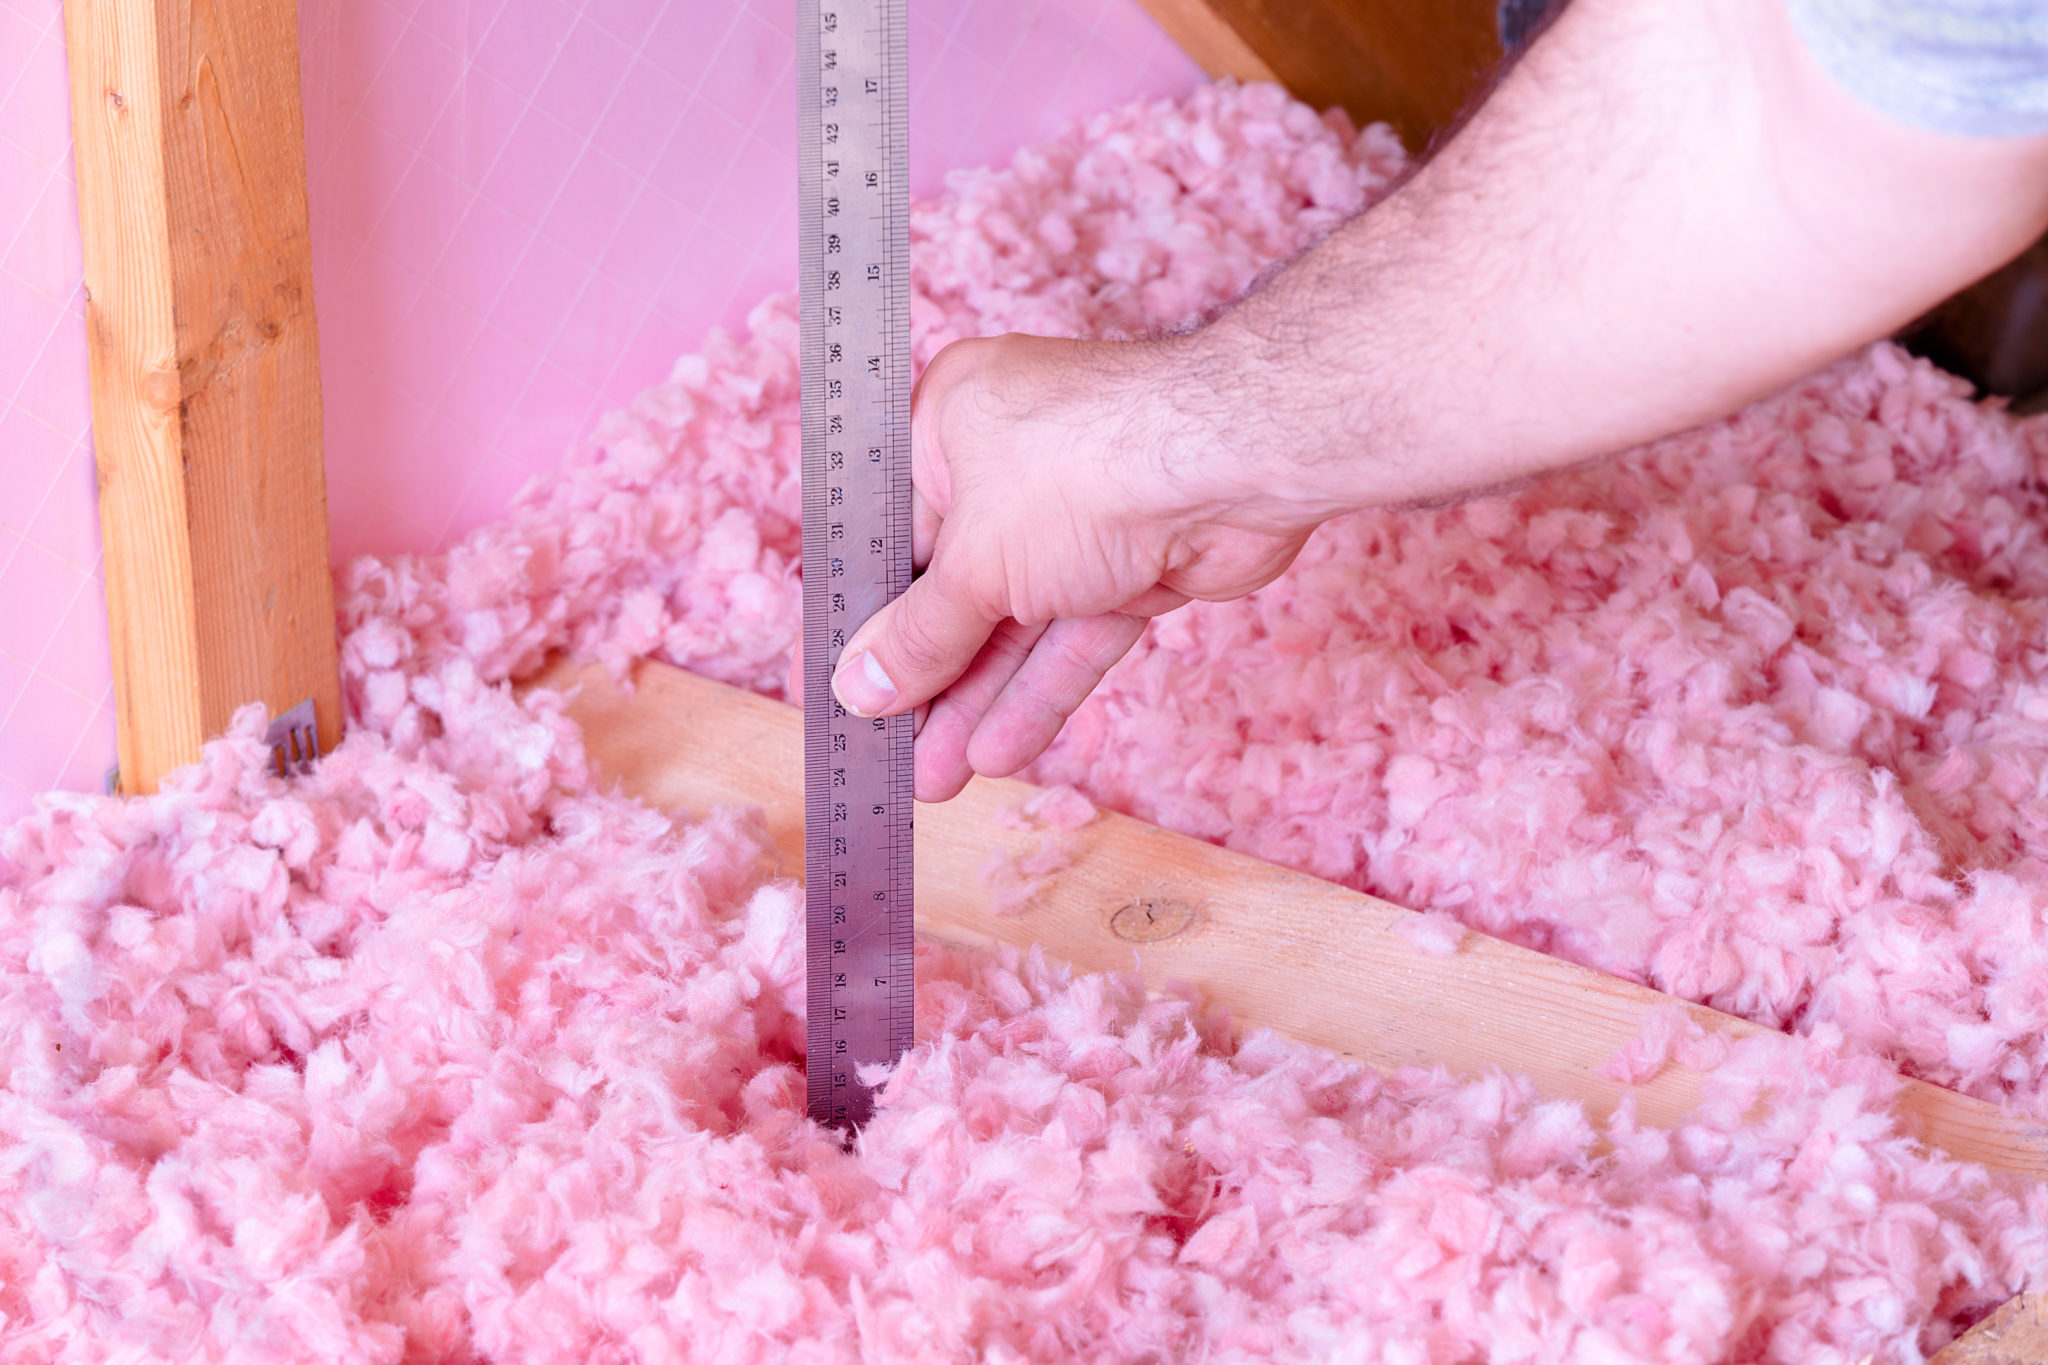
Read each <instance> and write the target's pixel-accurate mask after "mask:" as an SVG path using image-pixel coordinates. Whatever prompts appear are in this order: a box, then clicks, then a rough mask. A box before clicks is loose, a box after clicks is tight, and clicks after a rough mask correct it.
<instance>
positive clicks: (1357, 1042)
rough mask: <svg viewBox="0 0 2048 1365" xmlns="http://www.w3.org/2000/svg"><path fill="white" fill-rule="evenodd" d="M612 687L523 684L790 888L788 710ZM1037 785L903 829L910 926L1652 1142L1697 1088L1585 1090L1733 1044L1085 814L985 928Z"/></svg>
mask: <svg viewBox="0 0 2048 1365" xmlns="http://www.w3.org/2000/svg"><path fill="white" fill-rule="evenodd" d="M632 682H633V689H634V690H633V691H632V692H631V694H630V695H629V694H626V693H623V692H621V691H620V690H618V689H616V688H614V687H613V685H612V683H611V680H610V676H609V675H608V674H607V673H606V672H605V671H604V670H603V669H602V668H594V667H593V668H583V669H577V668H574V667H571V666H568V665H564V664H558V665H556V666H554V667H553V668H551V669H550V670H548V671H547V672H545V673H543V674H542V675H540V676H539V677H538V678H536V679H534V680H533V681H532V682H531V683H530V684H529V686H547V687H558V688H563V689H569V688H577V689H580V690H579V691H577V693H576V696H575V699H574V700H573V701H572V702H571V703H570V706H569V715H570V716H571V717H572V718H574V719H575V720H576V721H577V722H578V724H580V725H581V726H582V729H583V735H584V742H585V744H586V746H587V748H588V750H589V753H590V758H591V761H592V763H593V764H594V765H595V767H596V770H597V771H598V772H599V773H600V774H602V775H603V776H605V777H606V778H608V779H610V780H612V781H615V782H617V783H618V784H619V786H620V787H621V788H623V789H624V790H625V791H626V792H628V793H630V794H632V795H634V796H638V797H640V798H642V799H644V800H646V801H648V802H650V803H652V804H654V805H656V806H658V807H661V808H663V809H667V810H677V811H682V812H687V813H691V814H702V813H703V812H704V811H706V810H708V809H709V808H710V807H712V806H715V805H758V806H760V807H761V808H762V810H763V811H764V812H765V813H766V815H767V820H768V829H769V832H770V834H771V836H772V837H773V838H774V841H775V845H776V848H777V850H778V852H779V853H780V856H781V858H782V863H783V868H784V870H785V871H786V872H787V873H788V874H789V875H792V876H801V875H802V871H803V743H802V728H803V727H802V717H801V715H800V713H798V712H797V711H796V710H794V709H793V708H791V707H788V706H783V705H781V704H778V703H776V702H772V701H768V700H765V699H763V698H761V697H757V696H754V695H753V694H751V693H747V692H743V691H740V690H738V689H736V688H732V687H728V686H725V685H724V684H722V683H715V682H710V681H707V680H705V679H702V678H699V677H696V676H695V675H693V674H689V673H685V672H683V671H681V670H679V669H675V668H669V667H666V666H664V665H661V664H654V663H647V664H642V665H641V666H640V667H639V668H638V670H637V671H636V672H635V673H634V675H633V679H632ZM1036 790H1037V789H1036V788H1034V787H1032V786H1030V785H1029V784H1027V783H1024V782H1019V781H1014V780H989V779H985V778H977V779H975V780H974V781H973V782H971V783H969V784H968V787H967V790H966V791H965V792H963V793H962V794H961V795H960V796H959V797H957V798H956V799H954V800H952V801H949V802H947V803H945V804H944V805H939V806H920V807H919V808H918V814H917V920H918V928H919V930H920V931H921V932H923V933H926V934H928V935H930V936H932V937H934V938H938V939H943V940H948V941H952V942H956V943H964V944H977V945H984V946H987V945H995V944H1009V945H1011V946H1013V947H1018V948H1028V947H1029V946H1031V945H1032V944H1040V945H1042V946H1043V947H1044V948H1045V950H1046V952H1047V953H1049V954H1050V955H1052V956H1053V957H1056V958H1060V959H1063V960H1065V961H1067V962H1069V963H1071V964H1072V965H1074V966H1075V967H1077V968H1080V969H1082V970H1086V971H1128V970H1131V969H1133V968H1135V969H1136V970H1137V971H1138V972H1139V974H1140V975H1141V976H1142V977H1143V978H1144V980H1145V982H1146V983H1147V984H1148V985H1149V986H1151V987H1153V988H1154V989H1158V988H1161V987H1163V986H1165V985H1167V984H1168V983H1172V982H1185V983H1188V984H1191V985H1193V986H1195V987H1198V988H1199V989H1200V990H1201V992H1202V994H1203V995H1204V997H1205V998H1207V999H1208V1000H1210V1001H1212V1002H1213V1003H1215V1004H1218V1005H1222V1006H1224V1007H1225V1008H1227V1009H1228V1010H1229V1011H1230V1013H1231V1015H1232V1017H1233V1018H1234V1019H1235V1020H1236V1021H1237V1022H1238V1023H1239V1024H1241V1025H1244V1026H1253V1027H1256V1026H1265V1027H1269V1028H1272V1029H1275V1030H1276V1031H1278V1032H1280V1033H1284V1034H1287V1035H1288V1036H1290V1037H1294V1038H1298V1039H1302V1040H1304V1041H1307V1042H1311V1043H1316V1044H1319V1045H1322V1046H1324V1047H1329V1048H1333V1049H1335V1050H1337V1051H1339V1052H1343V1053H1348V1054H1350V1055H1351V1056H1354V1057H1357V1058H1360V1059H1362V1060H1364V1061H1367V1062H1370V1063H1372V1064H1373V1065H1374V1066H1378V1067H1383V1068H1387V1067H1395V1066H1401V1065H1405V1064H1411V1063H1412V1064H1418V1065H1423V1066H1435V1065H1441V1066H1444V1067H1447V1068H1449V1069H1450V1070H1451V1071H1453V1072H1457V1073H1459V1074H1463V1075H1475V1074H1479V1073H1481V1072H1484V1071H1486V1070H1488V1069H1490V1068H1500V1069H1503V1070H1508V1071H1515V1072H1521V1073H1524V1074H1526V1075H1528V1076H1529V1077H1530V1078H1531V1079H1532V1080H1533V1081H1534V1082H1535V1083H1536V1085H1537V1087H1538V1089H1539V1090H1541V1091H1542V1092H1543V1093H1544V1094H1546V1095H1549V1096H1552V1097H1557V1098H1566V1099H1573V1100H1578V1101H1580V1102H1581V1103H1583V1104H1584V1105H1585V1106H1586V1109H1587V1111H1588V1112H1589V1113H1590V1114H1591V1115H1593V1116H1594V1117H1595V1118H1596V1119H1601V1118H1605V1117H1606V1116H1607V1115H1608V1114H1610V1113H1612V1112H1613V1110H1614V1107H1615V1105H1616V1104H1618V1103H1619V1102H1620V1101H1621V1099H1622V1097H1623V1096H1625V1095H1629V1096H1633V1097H1634V1098H1635V1101H1636V1105H1637V1109H1638V1112H1639V1113H1640V1115H1641V1116H1642V1117H1643V1119H1644V1120H1645V1121H1647V1122H1650V1123H1654V1124H1660V1125H1667V1126H1668V1125H1670V1124H1673V1123H1675V1122H1677V1121H1678V1120H1679V1119H1680V1118H1681V1117H1683V1116H1684V1115H1685V1114H1686V1113H1687V1112H1688V1111H1689V1110H1691V1109H1692V1108H1693V1107H1694V1106H1695V1105H1696V1104H1697V1103H1698V1100H1699V1094H1700V1077H1699V1075H1698V1074H1697V1073H1695V1072H1692V1071H1689V1070H1687V1069H1686V1068H1684V1067H1682V1066H1676V1065H1673V1066H1669V1067H1666V1068H1665V1069H1664V1070H1663V1071H1662V1072H1660V1073H1659V1074H1658V1075H1657V1076H1656V1077H1654V1078H1653V1079H1651V1080H1649V1081H1646V1082H1644V1083H1642V1084H1640V1085H1626V1084H1623V1083H1621V1082H1618V1081H1615V1080H1612V1079H1609V1078H1608V1077H1607V1076H1605V1075H1603V1074H1601V1069H1602V1067H1603V1065H1604V1064H1605V1063H1607V1062H1608V1061H1609V1060H1610V1059H1611V1058H1613V1057H1614V1056H1615V1054H1616V1053H1618V1052H1619V1051H1620V1050H1621V1049H1622V1048H1623V1047H1624V1046H1625V1045H1627V1044H1628V1043H1629V1042H1631V1041H1632V1040H1634V1039H1635V1038H1637V1037H1638V1036H1639V1035H1640V1034H1641V1032H1642V1031H1643V1028H1644V1025H1645V1024H1646V1023H1647V1022H1648V1020H1649V1019H1650V1016H1651V1015H1652V1014H1653V1013H1654V1012H1656V1011H1658V1010H1660V1009H1664V1008H1673V1007H1675V1008H1679V1009H1682V1010H1684V1011H1685V1012H1686V1013H1687V1014H1688V1015H1689V1016H1691V1018H1692V1019H1693V1020H1694V1021H1695V1022H1697V1023H1699V1024H1701V1025H1702V1026H1704V1027H1707V1028H1711V1029H1717V1030H1720V1031H1722V1032H1724V1033H1727V1034H1730V1035H1732V1036H1737V1037H1740V1036H1744V1035H1749V1034H1755V1033H1758V1032H1761V1030H1760V1029H1759V1028H1758V1027H1757V1026H1756V1025H1754V1024H1750V1023H1747V1022H1745V1021H1743V1020H1740V1019H1735V1018H1732V1017H1731V1016H1728V1015H1725V1014H1720V1013H1717V1012H1715V1011H1713V1010H1709V1009H1706V1008H1704V1007H1702V1006H1698V1005H1692V1004H1687V1003H1684V1002H1681V1001H1678V1000H1675V999H1673V998H1672V997H1670V996H1666V995H1660V994H1659V993H1657V992H1656V991H1652V990H1648V989H1645V988H1643V987H1641V986H1636V985H1633V984H1631V983H1629V982H1625V981H1620V980H1617V979H1615V978H1613V977H1609V976H1604V975H1602V974H1600V973H1598V972H1594V971H1589V970H1587V969H1586V968H1583V967H1576V966H1573V965H1571V964H1570V963H1566V962H1561V961H1559V960H1557V959H1555V958H1551V957H1546V956H1544V955H1543V954H1541V953H1537V952H1532V951H1530V950H1528V949H1526V948H1518V947H1515V946H1514V945H1512V944H1508V943H1503V942H1500V941H1499V940H1496V939H1491V938H1487V937H1485V936H1484V935H1481V934H1476V933H1467V934H1465V935H1464V937H1463V939H1462V941H1461V942H1459V943H1458V945H1457V948H1456V951H1455V952H1454V953H1451V954H1449V955H1437V954H1433V953H1429V952H1425V951H1423V950H1422V949H1421V948H1420V947H1418V946H1417V945H1416V943H1415V942H1413V941H1411V939H1410V937H1409V936H1408V934H1407V933H1405V932H1403V926H1404V924H1410V923H1412V921H1413V918H1414V917H1413V915H1412V912H1410V911H1407V910H1403V909H1401V908H1399V907H1397V906H1394V905H1390V904H1388V903H1387V902H1385V901H1382V900H1376V899H1374V898H1373V897H1371V896H1365V895H1360V894H1359V893H1357V892H1355V891H1350V890H1347V889H1345V888H1343V887H1340V886H1333V885H1331V884H1330V883H1328V882H1324V881H1319V880H1317V879H1315V878H1313V877H1308V876H1304V875H1302V874H1300V873H1297V872H1290V871H1288V870H1286V869H1284V868H1279V867H1275V866H1273V865H1272V864H1270V863H1265V862H1261V861H1259V860H1258V859H1255V858H1248V857H1245V856H1244V855H1242V854H1238V853H1232V852H1230V851H1229V850H1227V849H1221V848H1217V847H1215V846H1214V845H1211V844H1206V843H1202V842H1200V841H1198V840H1194V839H1188V838H1184V837H1183V836H1181V835H1178V834H1172V833H1169V832H1168V831H1166V830H1162V829H1159V828H1156V827H1154V826H1152V825H1148V824H1145V823H1144V822H1142V821H1139V820H1133V819H1130V818H1128V817H1125V816H1121V815H1116V814H1111V813H1105V814H1104V815H1102V816H1101V817H1100V818H1099V819H1097V820H1096V821H1094V822H1093V823H1092V824H1090V825H1088V826H1086V827H1085V828H1083V829H1081V830H1080V831H1078V832H1077V833H1076V835H1075V836H1074V837H1075V838H1076V839H1077V840H1078V847H1077V848H1076V850H1075V856H1074V859H1073V862H1072V864H1071V865H1070V866H1068V867H1067V868H1065V869H1064V870H1062V871H1058V872H1055V873H1053V874H1051V875H1050V876H1049V877H1048V878H1047V879H1046V883H1045V886H1044V889H1043V890H1042V892H1041V893H1040V894H1039V895H1038V896H1037V897H1036V898H1035V899H1034V900H1033V901H1032V903H1031V904H1030V906H1029V907H1028V908H1027V909H1025V910H1024V911H1023V913H1021V914H1018V915H1015V916H1011V917H998V916H996V915H992V914H991V913H989V909H988V906H989V900H990V893H989V890H988V888H987V886H986V885H985V884H984V882H983V878H982V869H983V868H984V867H985V866H986V865H987V863H988V859H989V857H990V850H991V849H996V848H1000V849H1003V850H1005V851H1006V852H1008V853H1012V854H1019V855H1021V854H1025V853H1028V852H1030V851H1031V848H1032V846H1033V845H1034V843H1035V842H1036V841H1037V840H1039V839H1041V838H1043V837H1044V836H1043V835H1042V834H1039V833H1034V832H1033V831H1031V830H1029V829H1017V828H1012V827H1009V826H1012V825H1014V824H1015V823H1016V822H1015V821H1014V820H1011V821H1007V822H1006V821H1005V820H1004V819H1003V818H1001V817H1002V816H1003V814H1004V813H1005V812H1007V811H1014V810H1015V809H1017V808H1019V807H1021V806H1022V805H1023V803H1024V802H1025V801H1027V800H1028V799H1030V798H1031V797H1032V796H1033V795H1034V794H1035V793H1036ZM1901 1107H1902V1108H1903V1109H1904V1110H1905V1111H1906V1112H1907V1114H1908V1115H1909V1116H1910V1119H1911V1121H1912V1123H1913V1124H1914V1125H1915V1126H1916V1128H1917V1131H1918V1132H1919V1134H1920V1135H1921V1137H1922V1138H1923V1139H1924V1140H1925V1141H1926V1142H1928V1143H1929V1144H1931V1145H1933V1146H1935V1147H1939V1148H1941V1149H1942V1150H1944V1151H1947V1152H1949V1153H1951V1154H1953V1155H1955V1156H1958V1157H1962V1158H1964V1159H1967V1160H1970V1161H1978V1162H1982V1163H1983V1164H1984V1165H1986V1166H1989V1167H1992V1168H1993V1169H1996V1170H2000V1171H2006V1172H2012V1173H2017V1174H2023V1175H2027V1176H2030V1177H2033V1178H2036V1179H2041V1178H2048V1130H2044V1129H2043V1128H2042V1126H2040V1125H2038V1124H2032V1123H2029V1122H2026V1121H2024V1120H2022V1119H2019V1118H2015V1117H2012V1116H2008V1115H2006V1114H2003V1113H2001V1112H2000V1111H1999V1110H1998V1109H1997V1108H1996V1107H1995V1106H1993V1105H1989V1104H1986V1103H1984V1102H1983V1101H1981V1100H1975V1099H1970V1098H1968V1097H1966V1096H1962V1095H1958V1094H1955V1093H1953V1092H1951V1091H1948V1090H1944V1089H1941V1088H1940V1087H1938V1086H1933V1085H1927V1084H1925V1083H1922V1082H1919V1081H1908V1082H1906V1085H1905V1091H1904V1094H1903V1098H1902V1100H1901Z"/></svg>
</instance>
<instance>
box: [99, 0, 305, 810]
mask: <svg viewBox="0 0 2048 1365" xmlns="http://www.w3.org/2000/svg"><path fill="white" fill-rule="evenodd" d="M65 29H66V35H67V40H68V45H69V51H70V60H71V103H72V135H73V140H74V143H75V148H76V162H77V180H78V198H79V222H80V227H81V230H82V232H83V235H84V245H85V283H86V322H87V332H88V338H89V343H90V354H91V367H92V396H93V444H94V449H95V454H96V458H97V461H98V466H99V484H100V524H101V531H102V537H103V543H104V548H105V577H106V581H107V609H108V616H109V626H110V635H111V639H112V644H113V656H114V691H115V701H116V706H117V716H118V723H119V730H120V747H121V773H122V785H123V787H124V789H126V790H129V791H149V790H153V789H154V788H155V786H156V784H157V782H158V780H159V779H160V778H161V777H162V776H163V775H164V774H165V773H166V772H168V771H170V770H171V769H173V768H175V767H178V766H180V765H181V764H184V763H188V762H190V761H191V760H193V759H194V758H197V757H198V754H199V745H200V743H201V742H202V740H203V739H205V738H207V737H209V736H211V735H214V734H217V733H219V732H220V731H221V730H222V729H223V728H225V726H226V725H227V722H228V720H229V719H230V718H231V717H232V716H233V714H234V712H235V710H236V709H237V708H238V707H240V706H242V705H244V704H246V703H249V702H253V701H261V702H265V703H267V704H268V705H269V707H270V709H271V711H272V712H273V713H276V712H280V711H283V710H285V709H287V708H289V707H291V706H293V705H295V704H296V703H298V702H300V701H302V700H304V699H306V698H308V697H311V698H312V699H313V703H314V708H315V711H316V713H317V715H318V718H319V726H320V742H321V747H322V749H323V750H324V749H328V748H332V747H333V746H334V744H336V743H337V742H339V740H340V720H341V706H340V680H339V671H338V668H337V664H336V652H335V635H334V596H333V592H334V590H333V582H332V579H331V577H330V576H329V571H328V565H327V492H326V480H325V473H324V470H323V468H322V446H321V431H320V379H319V345H318V340H317V336H316V332H315V328H314V319H313V281H312V252H311V246H310V239H309V237H308V231H307V221H306V169H305V148H304V135H303V130H302V126H301V121H300V113H299V66H298V18H297V7H296V5H295V4H293V3H292V2H291V0H67V3H66V5H65Z"/></svg>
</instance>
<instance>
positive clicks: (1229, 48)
mask: <svg viewBox="0 0 2048 1365" xmlns="http://www.w3.org/2000/svg"><path fill="white" fill-rule="evenodd" d="M1143 3H1144V6H1145V8H1146V9H1147V10H1149V11H1150V12H1151V14H1152V17H1153V18H1154V19H1156V20H1158V21H1159V27H1161V28H1163V29H1165V30H1166V36H1167V37H1169V38H1171V39H1173V41H1174V42H1176V43H1178V44H1180V50H1181V51H1183V52H1185V53H1187V54H1188V56H1189V57H1191V58H1193V59H1194V62H1195V65H1197V66H1199V67H1201V68H1202V70H1204V71H1206V72H1208V73H1209V74H1210V75H1211V76H1215V77H1218V78H1221V77H1224V76H1229V77H1231V78H1233V79H1235V80H1238V81H1243V82H1250V81H1278V80H1279V79H1280V77H1279V76H1278V75H1277V74H1276V73H1275V72H1274V70H1273V68H1272V67H1270V66H1268V65H1267V64H1266V60H1265V58H1263V57H1261V56H1259V54H1258V53H1256V52H1254V51H1252V49H1251V46H1250V45H1249V44H1248V43H1246V42H1245V40H1244V39H1243V37H1241V36H1240V35H1239V34H1238V31H1237V30H1236V29H1235V28H1233V27H1232V26H1231V25H1230V23H1229V21H1228V20H1226V19H1224V17H1223V16H1222V15H1220V14H1218V13H1217V12H1216V7H1215V6H1214V5H1211V4H1210V3H1208V0H1143Z"/></svg>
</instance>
